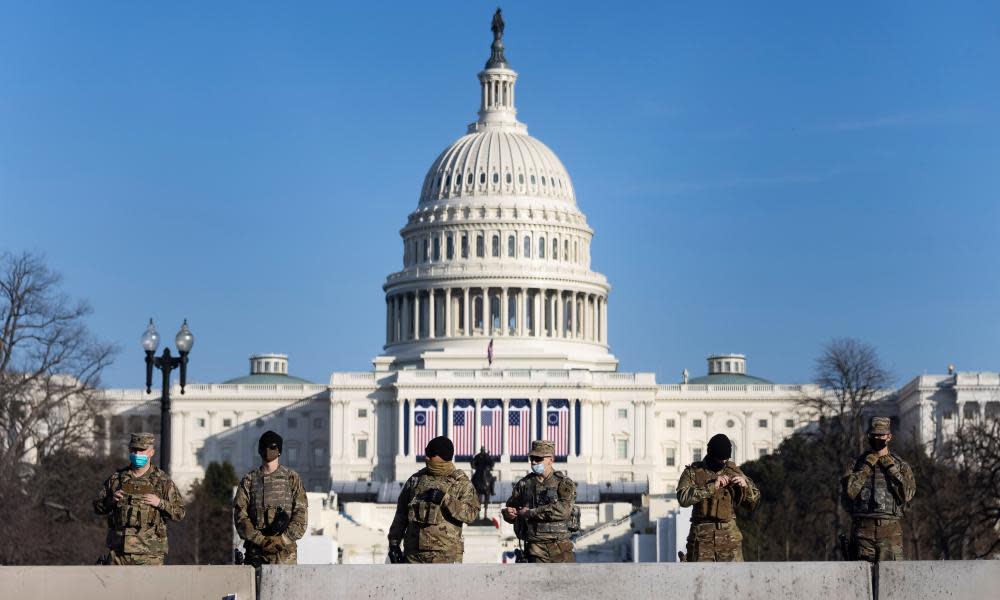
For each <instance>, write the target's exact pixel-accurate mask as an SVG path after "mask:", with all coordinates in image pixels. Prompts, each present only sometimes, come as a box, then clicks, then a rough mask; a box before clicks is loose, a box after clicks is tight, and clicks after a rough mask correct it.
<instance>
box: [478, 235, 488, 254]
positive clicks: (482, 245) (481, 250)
mask: <svg viewBox="0 0 1000 600" xmlns="http://www.w3.org/2000/svg"><path fill="white" fill-rule="evenodd" d="M476 258H486V241H485V240H484V239H483V234H481V233H480V234H479V235H477V236H476Z"/></svg>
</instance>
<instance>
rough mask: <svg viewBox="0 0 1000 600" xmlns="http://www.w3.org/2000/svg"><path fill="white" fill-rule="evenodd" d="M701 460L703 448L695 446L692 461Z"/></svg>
mask: <svg viewBox="0 0 1000 600" xmlns="http://www.w3.org/2000/svg"><path fill="white" fill-rule="evenodd" d="M699 460H701V448H695V449H694V450H692V451H691V461H692V462H698V461H699Z"/></svg>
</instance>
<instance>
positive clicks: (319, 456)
mask: <svg viewBox="0 0 1000 600" xmlns="http://www.w3.org/2000/svg"><path fill="white" fill-rule="evenodd" d="M324 462H326V448H324V447H323V446H320V445H314V446H313V466H314V467H322V466H324V465H323V463H324Z"/></svg>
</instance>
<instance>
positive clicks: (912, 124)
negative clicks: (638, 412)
mask: <svg viewBox="0 0 1000 600" xmlns="http://www.w3.org/2000/svg"><path fill="white" fill-rule="evenodd" d="M706 4H708V5H706ZM495 6H496V4H495V3H480V2H464V1H463V2H458V1H456V2H434V3H428V2H422V3H356V4H351V5H338V4H334V3H326V2H318V3H305V2H300V3H293V4H280V3H265V2H240V3H231V4H230V3H222V2H213V3H194V2H191V3H183V2H178V3H170V5H169V6H167V5H153V4H151V3H128V2H107V3H101V4H98V3H48V2H32V3H26V2H16V3H13V2H2V3H0V63H2V64H0V250H13V251H19V250H23V249H28V250H34V251H38V252H43V253H44V254H45V255H46V257H47V260H48V262H49V263H50V264H51V266H52V267H53V268H55V269H57V270H59V271H61V272H62V273H63V274H64V276H65V288H66V290H67V291H68V292H69V293H70V294H72V295H75V296H79V297H83V298H86V299H87V300H89V301H90V303H91V304H92V305H93V307H94V310H95V312H94V314H93V316H92V317H91V318H90V320H89V323H90V325H91V327H92V328H93V329H94V330H95V332H97V333H98V334H99V335H101V336H102V337H103V338H105V339H107V340H109V341H111V342H114V343H116V344H118V345H119V346H120V347H121V350H122V351H121V353H120V354H119V355H118V358H117V360H116V362H115V364H114V365H113V366H112V367H111V368H110V369H109V370H108V371H107V372H106V375H105V380H106V383H107V384H109V385H112V386H116V387H117V386H127V387H138V386H139V385H141V384H142V379H143V366H142V353H141V350H140V348H139V345H138V337H139V334H140V333H141V332H142V330H143V328H144V323H145V320H146V319H147V318H148V317H150V316H153V317H154V318H156V320H157V323H158V324H159V328H160V331H161V334H163V335H164V337H166V338H168V339H171V340H172V337H173V333H174V332H175V331H176V329H177V326H178V325H179V324H180V321H181V319H182V318H184V317H187V318H188V319H189V321H190V323H191V328H192V330H193V331H194V333H195V335H196V337H197V341H196V343H195V348H194V352H193V353H192V358H191V379H193V380H196V381H211V382H218V381H222V380H224V379H227V378H230V377H234V376H237V375H241V374H243V373H244V372H245V371H246V370H247V361H246V357H247V356H248V355H249V354H250V353H253V352H285V353H288V354H289V355H290V361H291V363H290V364H291V371H292V372H293V373H294V374H297V375H300V376H303V377H306V378H309V379H312V380H315V381H320V382H325V381H326V380H327V378H328V377H329V374H330V372H332V371H334V370H361V369H366V368H369V366H370V362H369V361H370V359H371V358H372V357H374V356H376V355H377V354H378V353H379V352H380V350H381V344H382V342H383V340H384V331H383V327H384V303H383V299H382V292H381V285H382V283H383V282H384V278H385V276H386V275H387V274H388V273H390V272H392V271H394V270H397V269H398V268H399V267H400V265H401V260H402V244H401V241H400V239H399V236H398V231H399V229H400V228H401V227H402V225H403V224H404V223H405V219H406V215H407V214H408V213H409V212H410V211H411V210H413V208H414V207H415V206H416V203H417V196H418V193H419V190H420V185H421V182H422V179H423V175H424V173H425V171H426V169H427V168H428V167H429V166H430V164H431V162H432V161H433V159H434V158H435V157H436V156H437V154H438V153H439V152H440V151H441V150H442V149H443V148H444V147H446V146H447V145H448V144H449V143H450V142H451V141H452V140H454V139H456V138H457V137H459V136H460V135H461V134H462V133H463V132H464V127H465V125H466V124H467V123H468V122H470V121H472V120H474V119H475V111H476V109H477V104H478V97H479V96H478V94H479V91H478V84H477V81H476V73H477V72H478V71H479V69H481V68H482V65H483V63H484V62H485V60H486V58H487V57H488V53H489V41H490V32H489V22H490V16H491V13H492V11H493V9H494V8H495ZM503 8H504V13H505V16H506V18H507V35H506V38H505V41H506V45H507V57H508V59H509V60H510V61H511V64H512V65H513V67H514V68H515V69H516V70H517V71H518V72H519V73H520V79H519V82H518V91H517V103H518V110H519V117H520V119H521V120H522V121H524V122H526V123H527V124H528V127H529V131H530V132H531V133H532V134H533V135H535V136H536V137H538V138H539V139H541V140H542V141H543V142H545V143H546V144H547V145H549V147H551V148H552V149H553V150H554V151H555V152H556V153H557V154H558V155H559V156H560V158H561V159H562V160H563V162H564V164H565V165H566V167H567V169H568V170H569V172H570V175H571V177H572V178H573V182H574V185H575V188H576V192H577V199H578V202H579V205H580V207H581V208H582V209H583V211H584V212H585V213H586V214H587V217H588V220H589V223H590V225H591V226H592V227H593V228H594V229H595V230H596V235H595V240H594V244H593V252H592V254H593V267H594V268H595V270H598V271H600V272H603V273H604V274H606V275H607V276H608V278H609V279H610V281H611V283H612V285H613V290H612V296H611V303H610V307H609V308H610V318H609V325H610V338H611V344H612V350H613V352H614V353H615V354H616V355H617V356H618V357H619V359H620V360H621V368H622V369H623V370H643V371H655V372H657V373H658V379H659V380H660V381H663V382H671V381H676V380H677V379H679V374H680V371H681V370H682V369H683V368H688V369H689V370H690V371H691V372H692V374H701V373H702V372H703V371H704V370H705V366H704V364H705V363H704V357H705V356H706V355H707V354H709V353H712V352H744V353H746V354H747V355H748V356H749V371H750V372H751V373H752V374H756V375H759V376H762V377H766V378H769V379H772V380H776V381H781V382H801V381H808V380H809V379H810V378H811V376H812V369H813V361H814V359H815V357H816V356H817V354H818V353H819V352H820V349H821V347H822V345H823V344H824V343H825V342H826V341H828V340H829V339H831V338H833V337H837V336H854V337H859V338H862V339H864V340H866V341H868V342H870V343H872V344H874V345H875V346H876V347H877V348H878V349H879V351H880V353H881V355H882V357H883V359H884V360H885V362H886V364H887V365H888V366H889V367H890V368H891V369H892V370H893V371H894V372H895V373H896V375H897V376H898V377H899V379H900V380H901V381H902V380H908V379H910V378H911V377H913V376H916V375H918V374H920V373H923V372H932V373H939V372H944V370H945V368H946V366H947V365H948V364H949V363H955V364H956V365H957V366H958V367H959V369H962V370H996V369H998V368H1000V260H998V259H1000V242H998V237H1000V236H998V235H997V232H998V226H1000V196H998V192H1000V78H998V77H997V75H996V74H997V72H998V69H1000V5H998V4H997V3H996V2H977V3H948V4H947V5H940V6H931V5H929V3H928V5H924V4H921V3H910V2H865V3H861V2H859V3H846V4H845V3H824V4H820V3H802V2H768V3H746V2H733V3H725V2H718V3H676V2H670V3H629V4H622V5H614V4H609V3H606V2H602V3H597V2H595V3H586V2H545V3H541V2H514V3H506V4H505V5H504V6H503Z"/></svg>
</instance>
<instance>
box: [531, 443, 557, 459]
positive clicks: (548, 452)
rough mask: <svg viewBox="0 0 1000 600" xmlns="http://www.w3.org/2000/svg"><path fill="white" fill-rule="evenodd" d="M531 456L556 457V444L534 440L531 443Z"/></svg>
mask: <svg viewBox="0 0 1000 600" xmlns="http://www.w3.org/2000/svg"><path fill="white" fill-rule="evenodd" d="M528 454H530V455H531V456H552V457H555V455H556V443H555V442H552V441H549V440H535V441H533V442H531V451H530V452H529V453H528Z"/></svg>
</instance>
